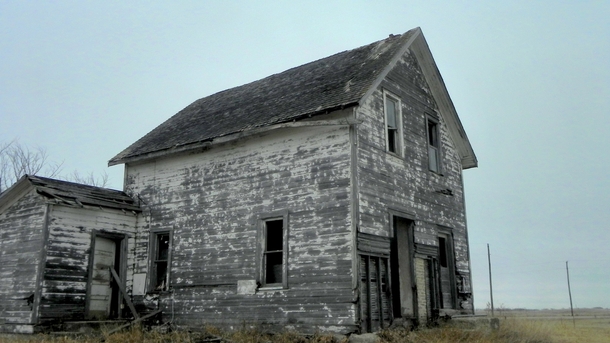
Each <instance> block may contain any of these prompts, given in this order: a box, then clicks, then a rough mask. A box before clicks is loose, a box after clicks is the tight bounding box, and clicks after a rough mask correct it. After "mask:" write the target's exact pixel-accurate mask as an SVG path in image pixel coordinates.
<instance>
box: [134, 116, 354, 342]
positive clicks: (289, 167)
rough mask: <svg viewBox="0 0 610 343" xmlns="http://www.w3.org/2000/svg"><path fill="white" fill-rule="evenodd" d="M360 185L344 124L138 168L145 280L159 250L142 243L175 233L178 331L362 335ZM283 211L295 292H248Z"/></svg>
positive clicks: (276, 134) (140, 265)
mask: <svg viewBox="0 0 610 343" xmlns="http://www.w3.org/2000/svg"><path fill="white" fill-rule="evenodd" d="M346 113H347V112H346ZM340 115H341V116H342V115H343V114H340ZM350 187H351V185H350V147H349V130H348V127H347V126H343V125H334V126H312V127H306V128H290V129H282V130H279V131H272V132H269V133H267V134H264V135H261V136H258V137H252V138H249V139H245V140H242V141H239V142H236V143H229V144H225V145H222V146H216V147H213V148H211V149H210V150H207V151H204V152H202V153H198V154H189V155H181V156H174V157H168V158H166V159H161V160H157V161H154V162H150V163H142V164H138V165H129V164H128V165H127V184H126V188H127V190H128V192H131V193H133V194H138V196H139V197H140V198H141V199H142V203H143V204H145V209H144V212H143V213H144V215H145V216H148V218H147V220H146V221H143V223H142V225H141V228H142V230H141V231H142V233H141V236H139V238H138V242H140V244H138V245H137V251H136V259H137V261H136V272H138V273H148V272H149V270H148V262H147V261H148V260H147V259H148V256H147V254H148V246H147V245H146V244H141V243H142V242H145V241H146V242H147V238H145V237H144V236H146V237H148V232H149V230H151V229H152V230H164V229H165V230H173V239H174V241H173V250H172V262H171V274H170V275H171V282H170V285H177V286H178V287H176V289H175V294H174V301H173V303H171V302H170V301H169V300H167V301H164V300H163V295H162V296H161V298H162V299H161V304H162V305H161V306H162V307H163V306H166V307H164V309H165V310H166V311H164V315H168V316H169V315H170V309H171V308H172V306H173V316H174V321H175V323H177V324H178V325H188V326H193V325H194V326H199V325H201V323H210V324H213V325H242V324H243V323H244V322H246V323H250V322H252V323H260V322H266V323H270V325H271V324H274V325H275V324H278V323H284V324H286V323H291V325H294V326H295V328H296V327H298V328H299V329H303V330H306V329H308V330H309V331H311V332H314V331H315V330H316V329H318V328H320V329H324V328H333V327H339V328H340V330H344V329H345V328H348V327H349V328H350V330H352V329H353V327H354V325H355V322H354V321H355V316H356V315H355V310H354V306H355V305H354V302H355V300H354V295H353V291H352V285H351V283H352V277H353V273H352V269H351V268H352V238H351V237H352V233H351V219H350V218H351V212H350V210H351V207H350V199H351V193H350V189H351V188H350ZM278 212H280V213H284V212H285V213H288V226H289V232H288V289H286V290H282V291H277V292H276V291H258V292H257V293H256V294H254V295H244V294H237V293H236V284H237V282H238V281H239V280H255V279H256V277H257V270H258V268H259V263H260V262H259V261H258V260H257V256H258V255H257V235H258V228H259V220H260V219H261V218H262V217H261V216H265V215H268V214H270V213H278ZM149 223H150V224H149ZM257 281H260V280H257ZM189 285H190V286H189ZM341 328H342V329H341ZM345 330H347V329H345Z"/></svg>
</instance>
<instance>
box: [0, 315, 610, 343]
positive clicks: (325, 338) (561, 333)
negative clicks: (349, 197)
mask: <svg viewBox="0 0 610 343" xmlns="http://www.w3.org/2000/svg"><path fill="white" fill-rule="evenodd" d="M107 332H108V331H107V330H106V331H105V330H102V331H101V332H98V333H97V335H96V336H84V335H83V336H76V337H75V336H54V335H32V336H19V335H4V336H3V335H0V343H4V342H7V343H77V342H78V343H94V342H95V343H99V342H101V341H103V342H105V343H136V342H137V343H143V342H147V343H148V342H150V343H347V342H348V339H347V338H343V339H341V338H337V337H336V336H332V335H329V334H322V333H320V334H315V335H313V336H303V335H300V334H298V333H296V332H292V331H285V332H281V333H276V334H269V333H265V332H264V331H263V330H261V329H257V328H246V327H244V328H242V329H241V330H237V331H223V330H220V329H218V328H214V327H205V328H204V332H186V331H173V332H169V333H161V332H158V331H154V330H144V329H141V328H132V329H131V330H126V331H122V332H117V333H113V334H108V333H107ZM377 334H378V337H379V338H378V342H379V343H460V342H463V343H571V342H587V343H608V337H610V321H609V320H608V317H603V318H599V319H594V320H590V321H581V322H577V324H576V325H574V324H573V323H572V321H569V320H541V319H535V320H532V319H519V318H507V319H504V320H502V321H501V323H500V329H498V330H492V329H491V328H490V327H489V326H488V325H475V324H472V323H460V322H448V323H444V324H442V325H440V326H438V327H431V328H420V329H418V330H415V331H410V330H406V329H403V328H395V329H386V330H382V331H380V332H378V333H377Z"/></svg>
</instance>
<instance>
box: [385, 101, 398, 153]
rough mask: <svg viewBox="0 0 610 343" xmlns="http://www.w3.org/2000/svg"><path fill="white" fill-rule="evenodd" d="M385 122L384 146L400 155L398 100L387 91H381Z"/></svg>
mask: <svg viewBox="0 0 610 343" xmlns="http://www.w3.org/2000/svg"><path fill="white" fill-rule="evenodd" d="M383 98H384V111H385V123H386V147H387V150H388V151H389V152H391V153H394V154H397V155H401V152H400V151H401V143H402V121H401V117H402V116H401V112H400V107H401V106H400V100H399V99H398V98H397V97H394V96H392V95H390V94H389V93H387V92H384V93H383Z"/></svg>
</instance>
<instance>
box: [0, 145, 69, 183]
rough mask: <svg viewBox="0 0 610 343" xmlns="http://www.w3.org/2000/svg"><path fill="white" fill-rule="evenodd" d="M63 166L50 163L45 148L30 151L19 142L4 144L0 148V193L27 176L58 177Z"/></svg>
mask: <svg viewBox="0 0 610 343" xmlns="http://www.w3.org/2000/svg"><path fill="white" fill-rule="evenodd" d="M62 164H63V162H54V161H50V160H49V155H48V154H47V151H46V150H45V149H44V148H41V147H37V148H35V149H30V148H29V147H27V146H25V145H22V144H20V143H19V142H17V141H11V142H8V143H4V144H2V145H1V146H0V192H2V191H4V190H5V189H7V188H9V187H10V186H11V185H12V184H14V183H15V182H17V180H19V178H20V177H22V176H23V175H25V174H30V175H40V176H46V177H56V176H58V175H59V173H60V172H61V166H62Z"/></svg>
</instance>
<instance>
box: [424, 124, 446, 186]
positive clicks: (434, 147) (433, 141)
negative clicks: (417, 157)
mask: <svg viewBox="0 0 610 343" xmlns="http://www.w3.org/2000/svg"><path fill="white" fill-rule="evenodd" d="M430 124H433V125H434V136H435V137H431V134H430V132H431V125H430ZM426 148H427V154H426V155H427V156H428V170H429V171H431V172H433V173H436V174H439V175H442V171H443V166H442V163H441V161H442V158H441V153H442V151H441V130H440V121H439V120H438V118H437V117H436V116H433V115H430V114H426ZM431 151H434V155H435V156H432V152H431ZM433 159H434V160H436V161H435V162H436V169H434V168H433V165H432V161H433Z"/></svg>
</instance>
